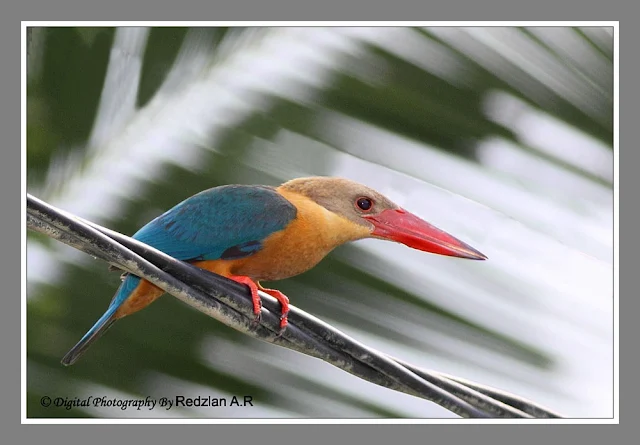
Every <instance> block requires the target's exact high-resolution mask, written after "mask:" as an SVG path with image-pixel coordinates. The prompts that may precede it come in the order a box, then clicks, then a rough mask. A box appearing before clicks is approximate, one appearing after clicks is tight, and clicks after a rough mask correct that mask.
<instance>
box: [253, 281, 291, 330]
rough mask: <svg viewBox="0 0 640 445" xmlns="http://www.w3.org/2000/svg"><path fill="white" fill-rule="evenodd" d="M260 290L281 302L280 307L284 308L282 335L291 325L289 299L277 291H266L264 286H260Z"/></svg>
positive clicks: (281, 319)
mask: <svg viewBox="0 0 640 445" xmlns="http://www.w3.org/2000/svg"><path fill="white" fill-rule="evenodd" d="M259 286H260V285H259ZM260 289H261V290H262V291H263V292H266V293H267V294H269V295H271V296H272V297H273V298H275V299H276V300H278V301H279V302H280V306H282V311H281V312H280V333H281V334H282V333H283V332H284V330H285V328H286V327H287V323H289V319H288V315H289V299H288V298H287V296H286V295H285V294H283V293H282V292H280V291H279V290H277V289H265V288H264V287H262V286H260Z"/></svg>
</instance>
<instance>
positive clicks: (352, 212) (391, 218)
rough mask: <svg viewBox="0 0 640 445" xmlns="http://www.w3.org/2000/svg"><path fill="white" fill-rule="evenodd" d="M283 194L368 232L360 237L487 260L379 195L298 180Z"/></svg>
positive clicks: (348, 185)
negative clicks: (313, 204)
mask: <svg viewBox="0 0 640 445" xmlns="http://www.w3.org/2000/svg"><path fill="white" fill-rule="evenodd" d="M280 188H281V189H283V190H287V191H291V192H295V193H298V194H301V195H304V196H306V197H308V198H310V199H311V200H313V201H315V202H316V203H317V204H319V205H321V206H322V207H324V208H325V209H327V210H329V211H330V212H333V213H335V214H336V215H339V216H340V217H342V218H346V219H347V220H349V221H351V222H353V223H355V224H358V225H359V226H361V227H365V228H367V229H368V232H363V233H368V235H365V236H363V237H369V238H380V239H385V240H390V241H396V242H399V243H402V244H405V245H406V246H409V247H412V248H414V249H418V250H422V251H425V252H431V253H436V254H439V255H447V256H453V257H459V258H467V259H472V260H485V259H487V257H486V256H485V255H483V254H482V253H480V252H478V251H477V250H476V249H474V248H473V247H471V246H469V245H468V244H466V243H464V242H462V241H460V240H459V239H457V238H455V237H453V236H451V235H449V234H448V233H446V232H444V231H442V230H440V229H438V228H437V227H434V226H433V225H431V224H429V223H428V222H426V221H424V220H422V219H420V218H418V217H417V216H415V215H414V214H412V213H410V212H408V211H406V210H405V209H403V208H401V207H400V206H398V205H397V204H395V203H394V202H392V201H391V200H390V199H389V198H387V197H385V196H384V195H382V194H381V193H378V192H377V191H375V190H373V189H371V188H370V187H367V186H365V185H363V184H359V183H357V182H354V181H350V180H348V179H342V178H332V177H324V176H318V177H310V178H298V179H293V180H291V181H289V182H286V183H284V184H283V185H282V186H281V187H280Z"/></svg>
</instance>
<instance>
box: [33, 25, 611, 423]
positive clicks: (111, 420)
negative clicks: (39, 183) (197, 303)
mask: <svg viewBox="0 0 640 445" xmlns="http://www.w3.org/2000/svg"><path fill="white" fill-rule="evenodd" d="M29 26H51V27H58V26H60V27H61V26H104V27H107V26H157V27H168V26H273V27H296V26H358V27H364V26H402V27H406V26H597V27H613V28H614V36H613V45H614V64H613V65H614V66H613V72H614V87H613V89H614V90H613V92H614V107H613V108H614V109H613V123H614V167H613V169H614V170H613V171H614V217H613V218H614V220H613V221H614V247H613V252H614V262H613V266H614V267H613V270H614V279H613V282H614V298H613V313H614V330H613V331H614V332H613V338H614V352H613V356H614V363H613V370H614V375H613V383H614V394H613V400H614V404H613V405H614V406H613V413H614V414H613V418H612V419H164V418H163V419H67V418H63V419H57V418H55V419H54V418H51V419H42V418H37V419H29V418H27V403H26V394H27V387H26V385H27V383H26V362H27V357H26V350H27V348H26V330H27V320H26V314H27V310H26V306H27V303H26V301H27V295H26V259H27V258H26V239H27V235H26V233H27V229H26V199H27V198H26V197H27V187H26V168H27V163H26V153H27V139H26V134H27V131H26V128H27V113H26V94H27V92H26V72H27V70H26V68H27V57H26V30H27V27H29ZM619 28H620V22H618V21H567V22H557V21H539V22H535V21H534V22H532V21H504V22H503V21H491V22H453V21H446V22H419V21H407V22H398V21H394V22H380V21H373V22H371V21H369V22H341V21H322V22H289V21H274V22H251V21H231V22H220V21H212V22H197V21H196V22H194V21H177V22H164V21H161V22H157V21H142V22H129V21H82V22H77V21H54V22H51V21H22V22H21V56H22V57H21V63H22V66H21V68H22V70H21V71H22V73H21V108H20V111H21V131H22V134H21V147H22V151H21V172H22V177H21V196H22V203H21V209H22V216H21V218H22V228H21V234H20V235H21V246H22V253H21V265H22V268H21V274H20V278H21V280H22V286H21V342H20V343H21V403H20V411H21V416H20V419H21V423H22V424H201V423H203V424H456V423H465V424H478V423H485V424H530V423H533V424H619V423H620V419H619V410H620V397H619V395H620V386H619V372H620V371H619V347H620V346H619V338H618V337H619V323H620V321H619V303H618V298H619V293H620V288H619V261H620V258H619V243H620V236H619V205H620V203H619V200H620V190H619V188H620V178H619V169H620V162H619V161H620V159H619V158H620V156H619V149H620V147H619V143H620V142H619V134H618V133H619V109H618V108H619V63H620V62H619V51H620V47H619Z"/></svg>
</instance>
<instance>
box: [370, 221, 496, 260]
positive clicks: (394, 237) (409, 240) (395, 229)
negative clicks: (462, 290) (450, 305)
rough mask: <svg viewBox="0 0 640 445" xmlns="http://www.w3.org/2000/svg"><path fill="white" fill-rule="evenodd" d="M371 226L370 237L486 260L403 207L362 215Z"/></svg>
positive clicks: (451, 254) (415, 247) (438, 252)
mask: <svg viewBox="0 0 640 445" xmlns="http://www.w3.org/2000/svg"><path fill="white" fill-rule="evenodd" d="M364 218H365V219H367V220H368V221H370V222H371V223H372V224H373V225H374V227H375V228H374V230H373V233H372V234H373V236H375V237H378V238H383V239H387V240H391V241H397V242H399V243H402V244H405V245H407V246H409V247H412V248H414V249H418V250H422V251H425V252H431V253H437V254H438V255H447V256H454V257H459V258H467V259H470V260H486V259H487V257H486V256H485V255H484V254H482V253H480V252H478V251H477V250H476V249H474V248H473V247H471V246H469V245H468V244H466V243H463V242H462V241H460V240H459V239H457V238H454V237H453V236H451V235H449V234H448V233H447V232H444V231H442V230H440V229H438V228H437V227H434V226H432V225H431V224H429V223H428V222H426V221H423V220H421V219H420V218H418V217H417V216H415V215H414V214H412V213H409V212H407V211H406V210H404V209H389V210H384V211H383V212H381V213H379V214H378V215H365V216H364Z"/></svg>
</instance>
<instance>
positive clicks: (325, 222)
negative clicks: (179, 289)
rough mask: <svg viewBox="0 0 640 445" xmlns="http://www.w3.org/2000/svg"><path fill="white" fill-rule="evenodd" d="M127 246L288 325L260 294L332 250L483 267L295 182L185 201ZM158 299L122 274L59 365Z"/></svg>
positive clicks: (384, 204)
mask: <svg viewBox="0 0 640 445" xmlns="http://www.w3.org/2000/svg"><path fill="white" fill-rule="evenodd" d="M133 238H134V239H136V240H138V241H141V242H143V243H146V244H148V245H150V246H152V247H155V248H156V249H158V250H160V251H162V252H165V253H166V254H168V255H170V256H172V257H174V258H176V259H178V260H183V261H188V262H189V263H192V264H194V265H195V266H197V267H200V268H202V269H206V270H208V271H211V272H214V273H217V274H220V275H223V276H225V277H228V278H230V279H232V280H235V281H237V282H240V283H243V284H246V285H247V286H248V287H249V288H250V289H251V294H252V299H253V310H254V313H255V315H256V317H259V315H260V311H261V307H262V305H261V301H260V296H259V295H258V289H260V290H262V291H264V292H266V293H268V294H270V295H272V296H273V297H275V298H276V299H277V300H278V301H279V302H280V304H281V307H282V315H281V319H280V320H281V322H280V327H281V329H284V328H285V326H286V325H287V314H288V312H289V299H288V298H287V297H286V296H285V295H284V294H282V293H281V292H280V291H278V290H275V289H265V288H263V287H262V286H261V285H260V281H263V280H264V281H275V280H282V279H284V278H289V277H292V276H294V275H298V274H300V273H302V272H305V271H307V270H309V269H311V268H312V267H314V266H315V265H316V264H318V262H320V260H322V258H324V257H325V256H326V255H327V254H328V253H329V252H330V251H331V250H333V249H334V248H335V247H337V246H339V245H341V244H344V243H346V242H348V241H355V240H359V239H362V238H380V239H385V240H391V241H396V242H399V243H402V244H405V245H407V246H409V247H412V248H414V249H418V250H422V251H425V252H431V253H437V254H440V255H448V256H454V257H460V258H468V259H474V260H484V259H486V258H487V257H486V256H485V255H483V254H482V253H480V252H478V251H477V250H475V249H474V248H472V247H471V246H469V245H467V244H465V243H464V242H462V241H460V240H458V239H456V238H454V237H453V236H451V235H449V234H448V233H446V232H443V231H442V230H440V229H438V228H436V227H434V226H432V225H431V224H429V223H427V222H425V221H423V220H422V219H420V218H418V217H417V216H415V215H413V214H411V213H409V212H408V211H406V210H404V209H403V208H401V207H399V206H398V205H396V204H394V203H393V202H391V201H390V200H389V199H388V198H386V197H384V196H383V195H381V194H380V193H378V192H376V191H375V190H372V189H371V188H369V187H366V186H364V185H362V184H358V183H357V182H353V181H350V180H347V179H341V178H331V177H310V178H299V179H293V180H291V181H289V182H285V183H284V184H282V185H280V186H279V187H275V188H274V187H267V186H258V185H224V186H220V187H214V188H211V189H209V190H205V191H203V192H200V193H198V194H196V195H194V196H192V197H190V198H187V199H186V200H184V201H182V202H181V203H179V204H178V205H176V206H175V207H173V208H172V209H170V210H168V211H167V212H165V213H163V214H162V215H160V216H158V217H157V218H155V219H154V220H152V221H151V222H149V223H148V224H147V225H145V226H144V227H142V228H141V229H140V230H138V231H137V232H136V233H135V234H134V235H133ZM163 293H164V291H163V290H161V289H160V288H158V287H156V286H154V285H153V284H151V283H149V282H148V281H146V280H143V279H140V278H138V277H136V276H134V275H131V274H128V275H127V276H126V278H124V281H123V283H122V284H121V285H120V288H119V289H118V291H117V292H116V294H115V296H114V297H113V299H112V300H111V304H110V305H109V308H108V309H107V311H106V312H105V313H104V315H102V317H100V319H99V320H98V321H97V322H96V324H95V325H94V326H93V327H92V328H91V329H90V330H89V331H88V332H87V333H86V334H85V335H84V337H82V339H81V340H80V341H79V342H78V343H77V344H76V345H75V346H74V347H73V348H72V349H71V350H70V351H69V352H68V353H67V354H66V355H65V356H64V358H63V359H62V363H63V364H65V365H71V364H73V363H74V362H75V361H76V360H77V359H78V358H79V357H80V356H81V355H82V354H83V353H84V352H85V351H86V349H87V348H88V347H89V346H90V345H91V344H92V343H93V342H94V341H95V340H97V339H98V338H99V337H100V336H101V335H102V334H104V333H105V331H106V330H107V329H108V328H109V327H110V326H111V325H112V324H113V323H114V322H115V321H116V320H118V319H119V318H122V317H124V316H126V315H129V314H132V313H134V312H137V311H139V310H140V309H143V308H144V307H146V306H147V305H149V304H150V303H152V302H153V301H154V300H156V299H157V298H158V297H160V296H161V295H162V294H163Z"/></svg>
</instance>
